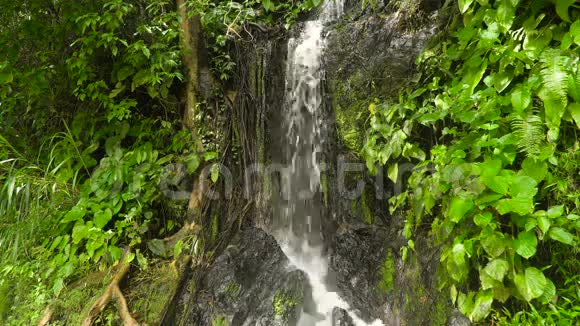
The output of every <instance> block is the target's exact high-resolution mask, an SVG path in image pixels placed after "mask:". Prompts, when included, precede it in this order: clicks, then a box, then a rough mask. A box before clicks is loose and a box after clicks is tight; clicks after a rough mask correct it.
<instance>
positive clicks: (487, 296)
mask: <svg viewBox="0 0 580 326" xmlns="http://www.w3.org/2000/svg"><path fill="white" fill-rule="evenodd" d="M492 303H493V292H492V291H491V290H487V291H480V292H479V293H477V296H476V297H475V304H474V306H473V310H472V312H471V314H470V315H469V317H470V319H471V320H472V321H475V322H477V321H481V320H483V319H485V317H487V315H489V312H490V311H491V304H492Z"/></svg>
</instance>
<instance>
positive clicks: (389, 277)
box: [378, 250, 395, 294]
mask: <svg viewBox="0 0 580 326" xmlns="http://www.w3.org/2000/svg"><path fill="white" fill-rule="evenodd" d="M380 273H381V281H380V282H379V285H378V288H379V290H381V291H382V292H384V293H385V294H391V293H392V291H393V289H394V281H395V258H394V257H393V253H392V251H391V250H387V255H386V257H385V261H384V262H383V265H382V266H381V269H380Z"/></svg>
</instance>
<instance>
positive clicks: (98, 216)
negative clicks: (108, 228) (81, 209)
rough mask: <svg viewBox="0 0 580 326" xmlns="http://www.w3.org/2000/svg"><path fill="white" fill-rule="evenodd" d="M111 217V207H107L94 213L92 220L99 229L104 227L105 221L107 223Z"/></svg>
mask: <svg viewBox="0 0 580 326" xmlns="http://www.w3.org/2000/svg"><path fill="white" fill-rule="evenodd" d="M112 218H113V212H112V211H111V209H109V208H107V209H106V210H104V211H100V212H97V213H95V217H94V219H93V222H94V223H95V226H96V227H98V228H99V229H102V228H103V227H105V225H107V223H109V221H110V220H111V219H112Z"/></svg>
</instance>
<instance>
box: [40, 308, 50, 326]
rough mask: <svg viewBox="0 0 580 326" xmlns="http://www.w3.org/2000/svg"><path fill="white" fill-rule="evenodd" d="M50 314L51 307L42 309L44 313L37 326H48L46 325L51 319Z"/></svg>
mask: <svg viewBox="0 0 580 326" xmlns="http://www.w3.org/2000/svg"><path fill="white" fill-rule="evenodd" d="M52 313H53V311H52V307H51V306H48V307H46V309H44V313H42V318H41V319H40V321H39V322H38V326H46V325H48V323H50V320H51V319H52Z"/></svg>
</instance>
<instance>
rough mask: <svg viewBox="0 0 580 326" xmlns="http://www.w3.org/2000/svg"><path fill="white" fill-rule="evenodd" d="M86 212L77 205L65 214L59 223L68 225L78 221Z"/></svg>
mask: <svg viewBox="0 0 580 326" xmlns="http://www.w3.org/2000/svg"><path fill="white" fill-rule="evenodd" d="M86 212H87V210H86V209H85V208H84V207H81V206H79V205H77V206H75V207H73V208H72V209H71V210H70V211H69V212H68V213H66V215H65V216H64V217H63V218H62V220H61V221H60V223H68V222H72V221H77V220H80V219H82V218H83V217H84V216H85V214H86Z"/></svg>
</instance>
